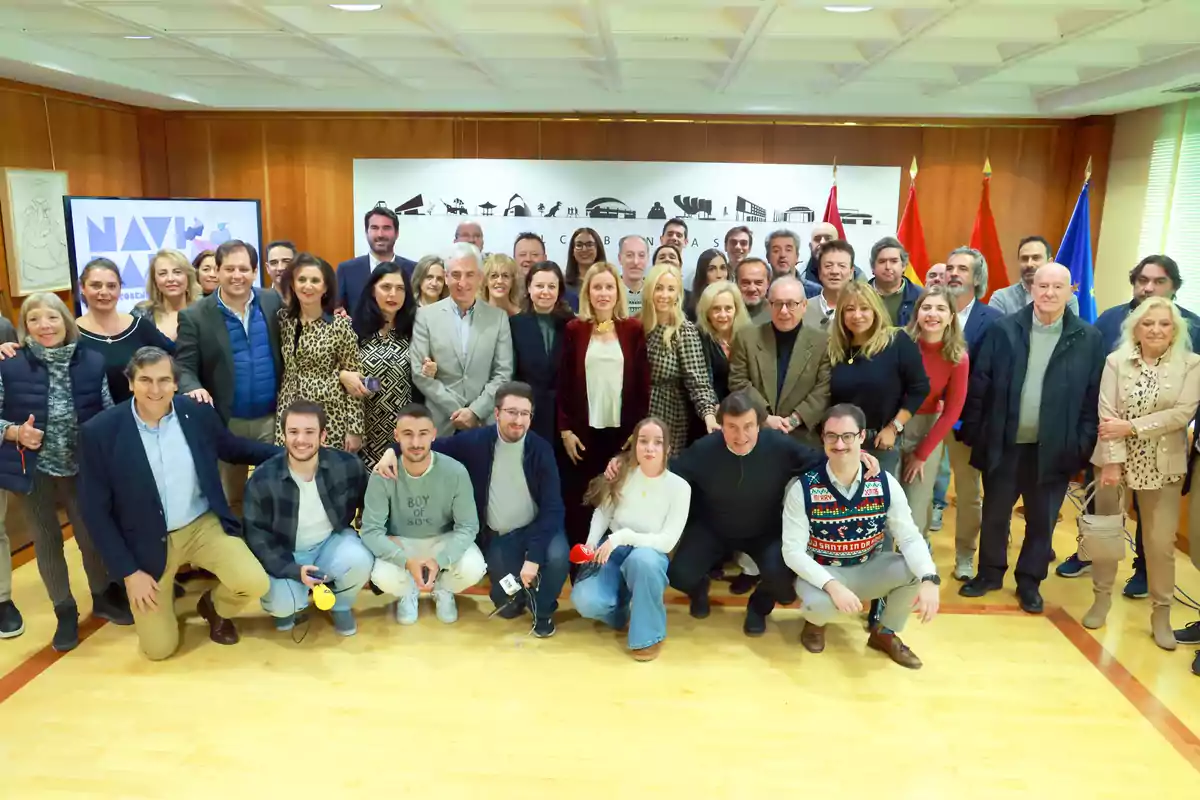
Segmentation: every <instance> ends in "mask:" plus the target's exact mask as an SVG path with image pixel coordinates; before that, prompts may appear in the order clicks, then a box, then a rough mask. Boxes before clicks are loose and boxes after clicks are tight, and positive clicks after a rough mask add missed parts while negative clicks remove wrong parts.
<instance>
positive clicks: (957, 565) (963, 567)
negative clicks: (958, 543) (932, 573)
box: [954, 556, 975, 581]
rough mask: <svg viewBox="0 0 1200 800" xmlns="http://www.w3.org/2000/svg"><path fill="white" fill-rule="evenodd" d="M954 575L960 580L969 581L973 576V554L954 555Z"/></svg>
mask: <svg viewBox="0 0 1200 800" xmlns="http://www.w3.org/2000/svg"><path fill="white" fill-rule="evenodd" d="M954 577H955V579H956V580H960V581H969V580H971V578H974V577H975V558H974V557H973V556H955V557H954Z"/></svg>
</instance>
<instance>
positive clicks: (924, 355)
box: [900, 286, 970, 572]
mask: <svg viewBox="0 0 1200 800" xmlns="http://www.w3.org/2000/svg"><path fill="white" fill-rule="evenodd" d="M905 334H906V335H907V336H908V337H909V338H910V339H912V340H913V341H914V342H916V343H917V346H918V347H919V348H920V349H921V362H922V363H923V364H924V366H925V374H926V375H927V376H928V378H929V394H928V396H927V397H926V398H925V402H924V403H922V404H921V407H920V408H918V409H917V413H916V414H914V415H913V418H912V419H911V420H909V421H908V424H907V425H905V426H904V433H903V434H902V435H901V437H900V452H901V454H902V455H903V469H902V474H901V478H900V480H901V485H902V486H903V487H904V496H905V497H906V498H908V505H909V508H911V509H912V514H913V521H915V522H916V523H917V527H918V528H920V529H921V534H922V535H923V536H924V537H925V541H927V542H928V541H929V525H930V521H931V519H932V514H933V484H934V483H935V482H936V481H937V473H938V465H939V464H941V463H942V448H943V445H942V442H943V441H944V440H945V438H946V437H947V436H949V435H950V433H951V431H952V430H953V428H954V425H955V423H957V422H958V418H959V416H960V415H961V414H962V409H963V402H964V401H966V399H967V377H968V375H969V374H970V364H969V362H968V359H967V340H966V339H964V338H963V334H962V331H961V330H960V329H959V327H958V311H957V309H956V308H955V304H954V298H953V297H952V296H951V295H950V293H949V292H948V291H946V288H945V287H944V286H931V287H929V288H928V289H926V290H925V291H923V292H922V293H921V294H920V296H919V297H918V298H917V302H916V304H915V305H914V306H913V315H912V319H911V320H909V322H908V326H907V327H906V328H905ZM968 560H969V559H968ZM956 572H957V567H956Z"/></svg>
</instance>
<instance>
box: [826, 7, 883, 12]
mask: <svg viewBox="0 0 1200 800" xmlns="http://www.w3.org/2000/svg"><path fill="white" fill-rule="evenodd" d="M873 8H874V6H825V10H826V11H832V12H833V13H835V14H861V13H862V12H864V11H870V10H871V9H873Z"/></svg>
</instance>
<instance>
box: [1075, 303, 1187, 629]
mask: <svg viewBox="0 0 1200 800" xmlns="http://www.w3.org/2000/svg"><path fill="white" fill-rule="evenodd" d="M1190 342H1191V339H1190V336H1189V334H1188V327H1187V322H1186V321H1185V320H1184V319H1183V317H1182V316H1181V315H1180V313H1179V309H1178V308H1177V307H1176V306H1175V304H1174V303H1172V302H1171V301H1170V300H1168V299H1165V298H1162V297H1152V298H1149V299H1147V300H1145V301H1143V302H1142V303H1141V304H1140V305H1139V306H1138V307H1137V308H1136V309H1134V310H1133V312H1132V313H1131V314H1130V315H1129V317H1128V318H1127V319H1126V320H1125V323H1124V325H1122V327H1121V343H1120V344H1119V345H1118V346H1117V349H1116V350H1115V351H1113V353H1112V354H1111V355H1109V357H1108V360H1107V361H1106V362H1105V364H1104V375H1103V377H1102V378H1101V382H1100V432H1099V440H1098V441H1097V442H1096V450H1095V452H1094V454H1093V456H1092V463H1093V464H1095V465H1096V467H1097V474H1098V475H1099V480H1100V483H1101V486H1102V487H1103V488H1102V490H1101V492H1099V493H1098V499H1097V506H1098V508H1097V511H1098V512H1099V513H1101V514H1104V513H1116V510H1117V509H1116V497H1117V492H1116V487H1117V486H1118V485H1119V484H1124V486H1125V488H1126V489H1129V490H1130V491H1131V492H1133V493H1134V494H1135V495H1137V501H1138V508H1139V512H1140V513H1141V514H1142V515H1143V519H1142V530H1143V532H1144V535H1145V541H1146V568H1147V577H1148V579H1149V584H1150V598H1151V604H1152V611H1151V616H1150V630H1151V633H1152V634H1153V636H1154V642H1155V644H1157V645H1158V646H1159V647H1161V648H1163V649H1164V650H1174V649H1175V635H1174V632H1173V631H1172V630H1171V597H1172V595H1173V594H1174V591H1175V529H1176V527H1177V526H1178V521H1179V507H1180V502H1181V501H1180V498H1181V494H1182V490H1183V478H1184V475H1185V474H1186V473H1187V463H1188V434H1187V425H1188V423H1189V422H1190V421H1191V419H1192V417H1193V416H1194V415H1195V413H1196V406H1197V404H1200V356H1198V355H1196V354H1195V353H1192V351H1191V344H1190ZM1116 573H1117V562H1115V561H1108V562H1103V563H1101V562H1093V564H1092V588H1093V591H1094V593H1095V601H1094V603H1093V605H1092V607H1091V609H1089V610H1088V612H1087V614H1086V615H1084V618H1083V624H1084V625H1085V626H1086V627H1088V628H1099V627H1100V626H1102V625H1103V624H1104V620H1105V617H1106V616H1107V614H1108V609H1109V605H1110V604H1111V601H1112V587H1113V583H1114V581H1115V579H1116Z"/></svg>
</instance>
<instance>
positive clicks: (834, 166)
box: [833, 156, 837, 186]
mask: <svg viewBox="0 0 1200 800" xmlns="http://www.w3.org/2000/svg"><path fill="white" fill-rule="evenodd" d="M833 185H834V186H837V156H834V157H833Z"/></svg>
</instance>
